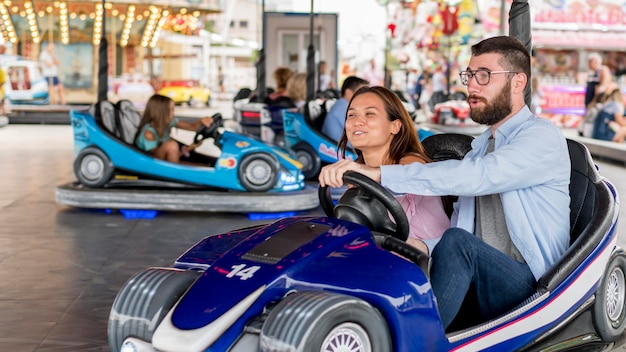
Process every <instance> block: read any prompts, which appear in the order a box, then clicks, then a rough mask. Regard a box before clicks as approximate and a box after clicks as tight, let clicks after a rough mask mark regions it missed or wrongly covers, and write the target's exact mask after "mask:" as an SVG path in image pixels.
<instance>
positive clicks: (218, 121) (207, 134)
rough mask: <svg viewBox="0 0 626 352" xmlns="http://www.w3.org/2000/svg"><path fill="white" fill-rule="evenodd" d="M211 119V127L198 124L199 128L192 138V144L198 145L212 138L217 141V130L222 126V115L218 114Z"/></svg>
mask: <svg viewBox="0 0 626 352" xmlns="http://www.w3.org/2000/svg"><path fill="white" fill-rule="evenodd" d="M211 117H212V118H213V123H211V126H205V125H204V124H200V127H198V129H197V130H196V135H195V136H194V137H193V143H194V144H198V143H200V142H202V140H204V139H207V138H213V139H215V140H216V141H217V139H218V138H217V128H218V127H220V126H221V125H222V114H220V113H219V112H218V113H216V114H214V115H213V116H211Z"/></svg>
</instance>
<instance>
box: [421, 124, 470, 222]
mask: <svg viewBox="0 0 626 352" xmlns="http://www.w3.org/2000/svg"><path fill="white" fill-rule="evenodd" d="M473 140H474V137H472V136H469V135H466V134H460V133H438V134H433V135H430V136H428V137H426V138H424V140H423V141H422V146H423V147H424V150H425V151H426V154H428V156H429V157H430V158H431V159H432V160H433V161H442V160H449V159H456V160H461V159H463V157H464V156H465V154H467V152H469V151H470V149H472V141H473ZM457 198H458V197H457V196H455V195H447V196H442V197H441V202H442V203H443V208H444V210H445V212H446V214H447V215H448V217H451V216H452V212H453V210H454V209H453V204H454V202H456V200H457Z"/></svg>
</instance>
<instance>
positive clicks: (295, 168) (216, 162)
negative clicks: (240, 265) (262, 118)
mask: <svg viewBox="0 0 626 352" xmlns="http://www.w3.org/2000/svg"><path fill="white" fill-rule="evenodd" d="M70 118H71V123H72V127H73V130H74V151H75V154H76V159H75V160H74V173H75V175H76V178H77V179H78V181H79V183H80V184H82V185H84V186H86V187H92V188H98V187H115V186H116V185H118V186H119V185H124V186H128V185H131V186H152V187H166V186H175V187H192V188H194V187H195V188H210V189H215V190H224V191H229V190H230V191H247V192H287V191H295V190H300V189H302V188H304V186H305V184H304V176H303V175H302V172H301V167H302V166H301V164H300V163H299V162H298V161H296V160H294V159H292V158H291V157H290V155H289V154H288V153H287V152H286V151H284V150H282V149H280V148H278V147H275V146H270V145H267V144H265V143H263V142H261V141H259V140H256V139H253V138H250V137H247V136H244V135H240V134H237V133H233V132H230V131H221V132H220V131H219V130H218V128H217V127H218V126H217V125H214V126H211V128H209V129H206V130H204V131H198V132H197V133H196V138H194V140H197V141H202V140H203V142H202V144H205V143H206V144H213V145H214V146H215V147H216V148H217V153H216V154H215V155H211V156H206V155H195V154H192V155H191V156H190V158H191V159H189V161H191V162H193V164H192V163H189V164H185V163H181V164H176V163H170V162H167V161H163V160H159V159H156V158H154V157H152V156H151V155H149V154H148V153H145V152H143V151H142V150H140V149H138V148H136V147H135V146H134V145H132V144H129V143H127V142H125V141H123V140H121V139H120V138H117V137H116V136H115V135H114V134H113V133H111V132H110V131H109V130H107V129H106V128H104V125H103V124H102V123H101V122H99V121H97V120H96V119H95V118H94V116H93V115H92V114H91V113H89V112H88V111H71V112H70ZM216 120H221V119H216ZM130 135H134V133H130Z"/></svg>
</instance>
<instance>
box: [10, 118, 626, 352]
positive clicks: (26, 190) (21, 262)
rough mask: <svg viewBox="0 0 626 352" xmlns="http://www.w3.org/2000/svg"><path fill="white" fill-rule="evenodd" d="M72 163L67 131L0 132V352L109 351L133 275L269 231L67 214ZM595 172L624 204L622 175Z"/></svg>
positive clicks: (233, 220) (611, 170) (202, 217)
mask: <svg viewBox="0 0 626 352" xmlns="http://www.w3.org/2000/svg"><path fill="white" fill-rule="evenodd" d="M73 158H74V155H73V140H72V131H71V127H70V126H59V125H8V126H5V127H2V128H0V223H1V224H2V227H1V228H0V312H2V313H1V314H0V346H2V347H1V348H0V350H3V351H108V347H107V341H106V339H107V338H106V325H107V319H108V314H109V309H110V307H111V304H112V302H113V299H114V297H115V295H116V293H117V291H118V290H119V288H120V287H121V286H122V285H123V283H124V282H125V281H126V280H127V279H128V278H129V277H130V276H131V275H132V274H133V273H135V272H136V271H138V270H140V269H143V268H145V267H148V266H159V265H163V266H168V265H170V264H171V263H172V261H173V260H174V259H175V258H176V257H177V256H178V255H179V254H181V253H182V252H183V251H184V250H185V249H187V248H188V247H189V246H191V245H192V244H193V243H195V242H197V241H198V240H200V239H201V238H203V237H205V236H207V235H209V234H214V233H220V232H224V231H228V230H231V229H234V228H239V227H243V226H246V225H248V224H251V223H258V222H266V221H268V220H258V221H250V220H249V219H248V218H247V216H245V215H240V214H206V213H161V214H159V215H158V216H157V217H156V218H155V219H152V220H139V219H126V218H124V216H122V215H121V214H120V213H117V212H114V213H110V214H107V213H105V212H103V211H94V210H91V211H90V210H82V209H74V208H69V207H65V206H61V205H58V204H57V203H56V202H55V188H56V187H57V186H58V185H61V184H65V183H67V182H70V181H74V175H73V171H72V161H73ZM599 166H600V170H601V171H602V172H603V174H604V175H605V176H607V177H609V178H610V179H611V180H613V181H614V182H615V183H616V185H617V187H618V190H620V194H621V196H622V197H626V193H624V192H626V178H624V177H623V175H624V167H623V166H622V165H616V164H610V163H605V162H602V161H599ZM623 212H624V210H622V211H621V213H622V215H623ZM308 213H316V214H321V211H320V210H319V209H315V210H312V211H310V212H308ZM622 219H624V217H622ZM624 227H626V225H625V222H624V221H622V223H621V224H620V226H619V231H620V233H626V232H624V231H625V230H626V229H625V228H624ZM620 242H621V243H622V245H623V242H624V241H623V239H622V240H620ZM614 350H620V351H622V350H626V349H625V348H623V347H619V348H615V349H614Z"/></svg>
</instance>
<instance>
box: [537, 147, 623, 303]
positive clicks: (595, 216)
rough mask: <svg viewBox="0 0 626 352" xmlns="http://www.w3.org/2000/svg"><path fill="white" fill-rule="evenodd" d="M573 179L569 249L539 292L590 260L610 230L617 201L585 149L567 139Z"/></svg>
mask: <svg viewBox="0 0 626 352" xmlns="http://www.w3.org/2000/svg"><path fill="white" fill-rule="evenodd" d="M567 146H568V148H569V155H570V160H571V170H572V171H571V175H570V185H569V191H570V247H569V248H568V250H567V251H566V252H565V254H564V255H563V256H562V257H561V259H559V260H558V261H557V262H556V263H555V264H554V265H553V266H552V267H551V268H550V269H549V270H548V271H547V272H546V273H545V274H544V275H543V276H542V277H541V278H540V279H539V281H538V283H537V289H538V290H539V292H542V291H551V290H553V289H554V288H555V287H556V286H557V285H558V284H559V283H561V282H562V281H563V280H564V279H565V277H567V276H568V275H569V274H570V273H571V272H572V271H573V270H574V269H575V268H576V267H577V266H578V265H580V263H581V262H582V261H583V260H584V259H585V258H587V257H588V255H589V254H590V253H591V251H592V250H593V249H594V248H595V247H596V246H597V245H598V243H599V242H600V241H601V239H602V238H603V237H604V236H605V234H606V233H607V231H608V230H609V229H610V227H611V225H612V221H613V216H614V212H615V207H614V202H615V200H614V198H613V195H612V193H611V190H610V189H609V187H608V186H607V185H606V184H605V183H604V182H603V181H602V177H601V176H600V174H599V172H598V170H597V168H596V165H595V163H594V162H593V159H592V157H591V154H590V153H589V150H588V149H587V147H586V146H585V145H583V144H582V143H580V142H577V141H574V140H571V139H568V140H567Z"/></svg>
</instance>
